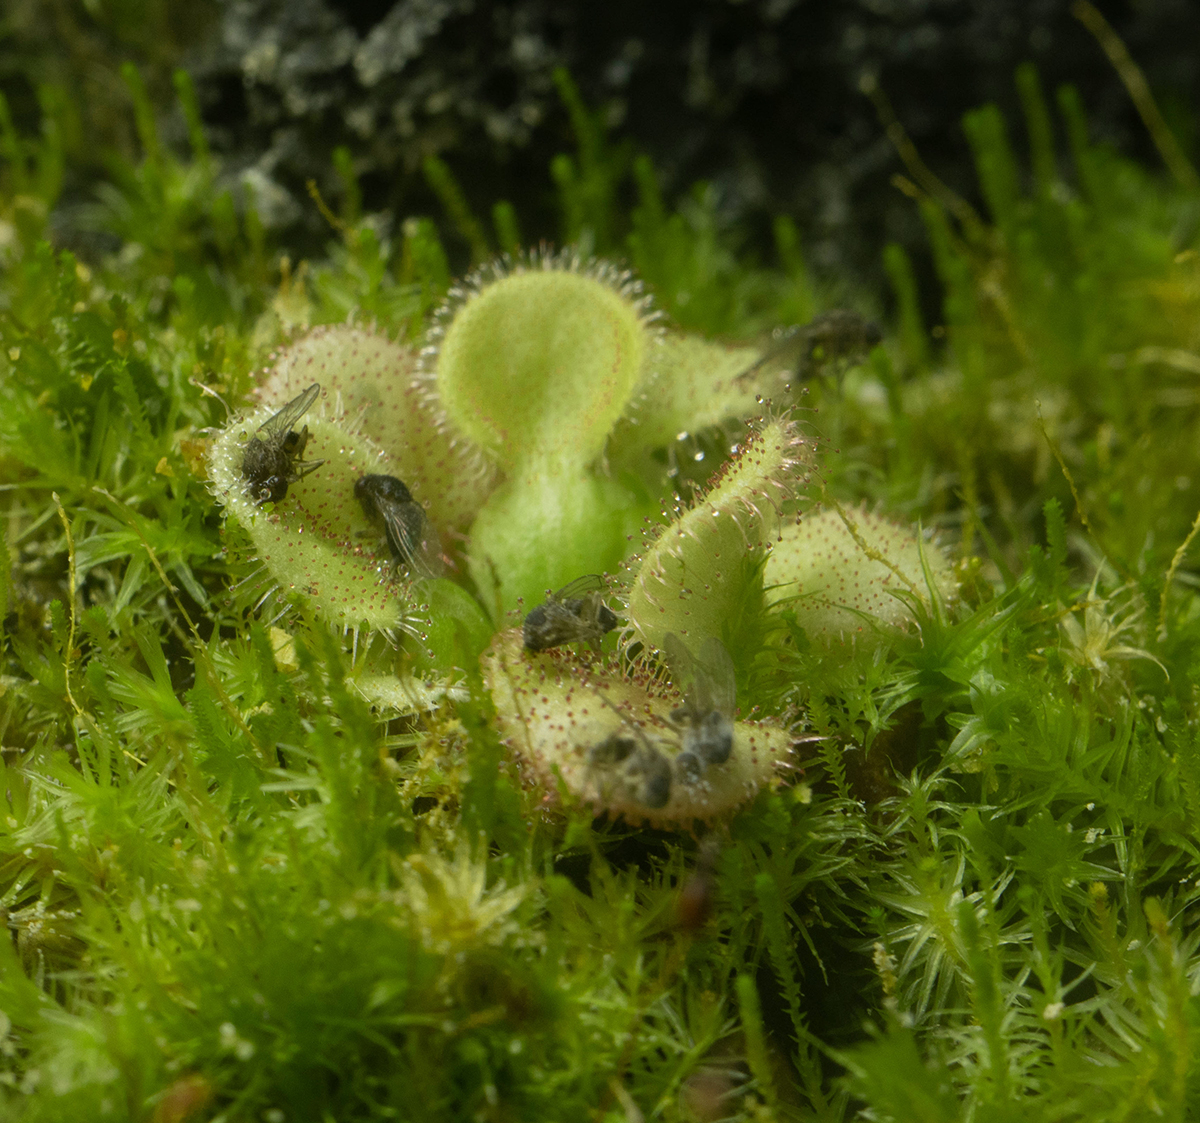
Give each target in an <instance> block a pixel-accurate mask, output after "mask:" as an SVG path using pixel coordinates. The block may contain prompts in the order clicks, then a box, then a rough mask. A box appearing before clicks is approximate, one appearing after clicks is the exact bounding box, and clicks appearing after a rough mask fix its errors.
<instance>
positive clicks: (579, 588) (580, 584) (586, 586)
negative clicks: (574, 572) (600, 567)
mask: <svg viewBox="0 0 1200 1123" xmlns="http://www.w3.org/2000/svg"><path fill="white" fill-rule="evenodd" d="M603 588H604V578H603V577H601V576H600V574H598V573H587V574H584V576H582V577H576V578H575V580H574V581H571V582H568V583H567V584H566V585H564V586H563V587H562V588H561V589H559V590H558V592H556V593H555V594H554V600H556V601H565V600H571V599H572V598H573V597H582V596H583V595H584V594H585V593H594V592H598V591H599V590H601V589H603Z"/></svg>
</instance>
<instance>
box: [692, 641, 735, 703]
mask: <svg viewBox="0 0 1200 1123" xmlns="http://www.w3.org/2000/svg"><path fill="white" fill-rule="evenodd" d="M695 692H696V702H697V705H698V706H699V707H700V708H701V709H702V710H705V711H712V710H715V711H717V712H718V713H721V714H724V715H725V716H726V717H732V716H733V712H734V710H735V709H736V708H737V673H736V671H735V670H734V667H733V660H732V659H731V658H730V657H729V652H728V651H727V650H726V649H725V645H724V644H723V643H722V642H721V641H720V640H719V639H717V638H716V637H715V636H709V638H708V639H706V640H705V641H704V643H702V644H701V645H700V655H699V658H697V660H696V683H695Z"/></svg>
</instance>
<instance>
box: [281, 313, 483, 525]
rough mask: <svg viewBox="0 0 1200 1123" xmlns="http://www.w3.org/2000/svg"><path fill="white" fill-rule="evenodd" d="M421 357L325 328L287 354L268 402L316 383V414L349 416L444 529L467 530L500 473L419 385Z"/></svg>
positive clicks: (361, 334)
mask: <svg viewBox="0 0 1200 1123" xmlns="http://www.w3.org/2000/svg"><path fill="white" fill-rule="evenodd" d="M416 368H417V352H416V351H415V350H414V349H413V348H411V347H407V346H405V345H404V344H402V343H396V342H394V341H392V340H390V339H388V338H387V337H386V336H383V335H377V334H376V333H374V332H370V331H364V330H363V329H361V328H352V327H326V328H318V329H317V330H316V331H314V332H311V333H310V334H309V335H307V336H305V337H304V338H303V339H301V340H300V341H299V342H297V343H295V344H293V345H292V346H291V347H289V348H287V350H285V351H284V352H283V353H282V354H281V355H280V356H279V358H278V361H277V362H276V364H275V368H274V369H273V370H272V372H271V374H270V376H269V377H268V379H267V381H266V382H265V383H264V384H263V387H262V389H261V391H260V397H261V399H262V401H263V402H265V403H266V404H268V405H272V406H274V407H275V408H276V409H278V408H279V407H280V406H282V405H283V404H284V403H286V402H289V401H291V400H292V399H293V398H295V397H296V396H297V395H298V394H300V393H301V392H302V391H303V390H304V389H305V388H306V387H308V386H311V385H312V383H314V382H317V383H320V385H321V389H322V391H323V393H322V395H321V404H318V406H317V407H316V408H315V410H314V411H313V412H314V413H315V414H316V415H317V416H322V405H323V404H329V405H328V406H327V408H326V413H325V416H331V417H334V418H343V419H344V424H345V426H346V427H347V428H349V429H353V430H355V431H357V432H361V433H363V434H365V435H366V436H367V437H369V438H370V439H371V440H372V441H374V442H375V444H376V445H378V446H379V447H380V448H381V449H383V451H384V452H385V453H386V454H387V456H388V457H389V459H390V460H391V463H392V468H391V474H392V475H395V476H397V477H399V478H400V479H401V480H403V481H404V483H405V484H406V485H407V487H408V489H409V491H411V492H412V494H413V496H414V497H415V498H416V500H417V502H419V503H420V504H421V505H422V506H423V507H424V508H425V511H426V513H427V514H428V515H429V518H430V519H431V520H432V521H433V523H434V525H435V526H438V527H451V526H455V527H465V526H467V525H468V524H469V523H470V521H471V519H472V518H473V517H474V515H475V512H476V511H478V510H479V508H480V506H481V505H482V504H483V501H484V500H485V499H486V498H487V496H488V493H489V492H490V491H491V490H492V488H493V487H495V485H496V481H497V479H498V478H499V470H498V469H497V468H496V466H495V465H494V464H492V463H491V462H490V461H489V460H488V459H487V457H485V456H484V455H483V454H482V452H481V451H480V450H479V449H478V448H476V447H475V446H474V445H472V444H471V442H470V441H468V440H467V439H466V438H465V437H463V436H462V435H461V434H458V433H455V432H454V431H453V430H452V428H451V427H450V426H448V425H447V423H446V420H445V418H444V417H443V416H442V415H441V412H440V411H439V410H438V409H437V407H436V405H434V404H433V403H431V402H430V401H429V400H428V395H427V393H426V391H425V390H424V388H423V387H421V386H420V385H419V384H418V382H417V381H416V378H415V375H416Z"/></svg>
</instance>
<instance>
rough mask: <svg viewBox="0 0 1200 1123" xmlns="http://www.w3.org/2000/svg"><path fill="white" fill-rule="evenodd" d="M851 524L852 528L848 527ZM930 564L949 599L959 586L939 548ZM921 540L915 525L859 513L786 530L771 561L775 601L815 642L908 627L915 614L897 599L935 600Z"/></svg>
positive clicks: (929, 552) (770, 594) (803, 521)
mask: <svg viewBox="0 0 1200 1123" xmlns="http://www.w3.org/2000/svg"><path fill="white" fill-rule="evenodd" d="M847 521H848V522H849V525H847ZM923 552H924V554H925V562H926V564H927V565H928V567H929V572H930V574H931V575H932V576H933V579H934V581H935V583H936V585H937V587H938V592H939V593H940V594H941V595H942V596H943V597H947V598H949V597H952V596H953V595H954V593H955V590H956V583H955V580H954V575H953V572H952V571H951V568H950V563H949V562H948V561H947V560H946V558H945V556H944V555H943V554H942V552H941V550H939V549H938V548H937V546H935V545H934V544H933V543H929V542H927V543H925V544H924V550H923ZM921 554H922V545H921V542H920V539H919V538H918V537H917V535H916V534H914V533H913V531H912V530H910V529H908V528H907V527H903V526H898V525H897V524H895V523H892V522H889V521H888V520H887V519H885V518H882V517H881V516H879V515H873V514H871V512H869V511H867V510H865V509H862V508H855V509H854V510H852V511H848V512H846V518H845V519H843V518H842V515H841V513H839V512H838V511H837V510H836V509H833V510H824V511H819V512H817V513H815V514H809V515H805V516H804V517H802V518H800V519H797V520H796V521H795V522H793V523H790V524H789V525H787V526H785V527H784V528H783V532H782V534H781V536H780V541H779V542H778V544H777V545H776V546H775V548H774V549H773V550H772V551H771V555H770V557H769V558H768V559H767V569H766V584H767V598H768V600H770V601H771V602H773V603H774V602H779V601H785V600H786V601H788V602H789V607H790V608H791V609H792V610H793V611H794V612H795V613H796V619H797V621H798V622H799V624H800V625H801V627H803V628H804V630H805V631H806V632H808V634H809V635H810V636H819V637H822V638H824V639H832V638H839V637H840V638H842V639H850V638H853V637H856V636H866V635H869V634H871V633H872V631H873V629H872V626H871V622H872V621H877V622H878V623H880V624H882V625H884V626H885V627H891V628H901V627H904V626H906V625H908V624H909V623H911V621H912V611H911V609H910V608H909V606H908V605H907V604H905V602H904V600H903V599H901V598H899V597H897V596H896V595H895V594H896V593H914V594H915V595H917V596H923V597H928V595H929V591H928V583H927V581H926V578H925V572H924V569H923V568H922V565H921Z"/></svg>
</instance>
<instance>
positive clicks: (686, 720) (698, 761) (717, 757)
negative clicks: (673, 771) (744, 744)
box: [663, 632, 737, 783]
mask: <svg viewBox="0 0 1200 1123" xmlns="http://www.w3.org/2000/svg"><path fill="white" fill-rule="evenodd" d="M663 653H664V654H665V655H666V658H667V665H668V666H669V667H670V669H671V676H672V678H673V679H674V681H675V685H676V686H683V684H685V683H688V684H689V685H688V687H687V689H686V691H685V693H684V696H683V705H681V706H677V707H676V708H675V709H674V710H672V711H671V720H672V721H673V722H674V723H675V725H676V726H677V727H678V729H679V731H680V740H681V742H682V748H681V749H680V751H679V753H678V755H677V756H676V757H675V766H676V768H678V769H679V772H680V774H681V776H682V778H683V779H684V780H685V781H686V782H691V783H694V782H695V781H697V780H699V779H700V777H701V775H703V773H704V770H705V769H706V768H707V767H708V766H709V765H710V764H713V765H715V764H724V763H725V762H726V761H727V760H728V759H729V754H730V753H731V752H732V751H733V714H734V710H735V709H736V707H737V677H736V674H735V671H734V667H733V660H732V659H730V657H729V652H728V651H726V650H725V645H724V644H723V643H721V641H720V640H719V639H716V638H715V637H711V636H710V637H709V638H708V639H706V640H705V641H704V642H703V643H702V644H701V645H700V654H699V655H698V656H693V655H692V653H691V651H689V650H688V648H687V647H686V646H685V645H684V642H683V641H682V640H681V639H680V638H679V637H678V636H677V635H675V633H674V632H668V633H667V634H666V635H665V636H664V637H663Z"/></svg>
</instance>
